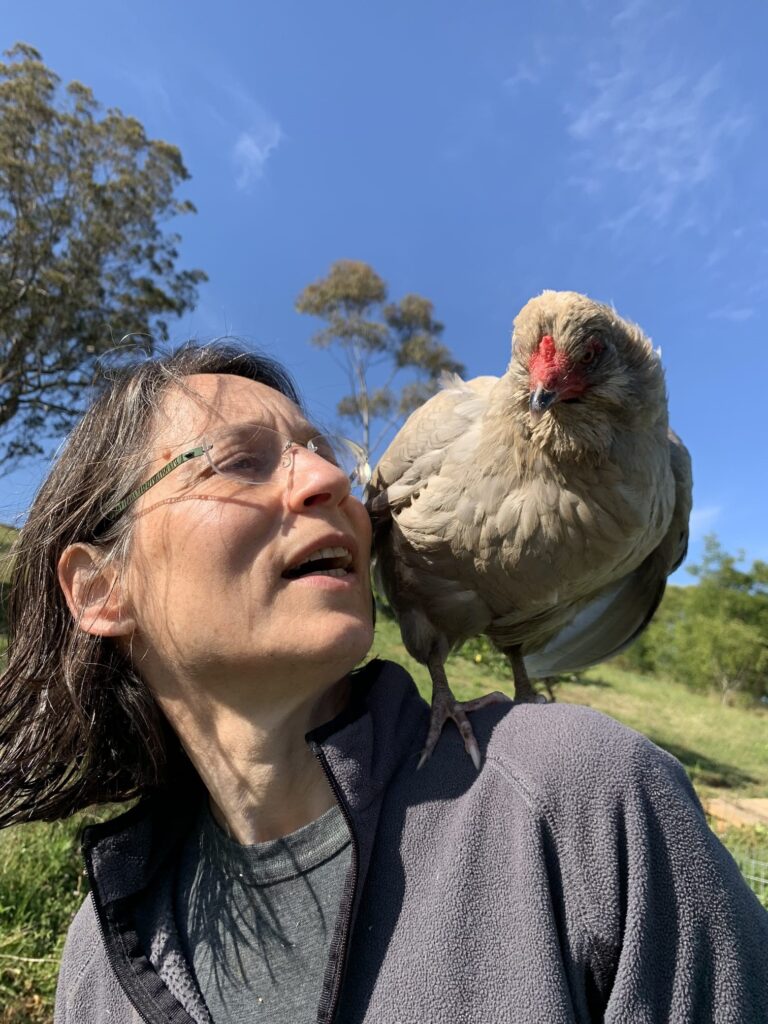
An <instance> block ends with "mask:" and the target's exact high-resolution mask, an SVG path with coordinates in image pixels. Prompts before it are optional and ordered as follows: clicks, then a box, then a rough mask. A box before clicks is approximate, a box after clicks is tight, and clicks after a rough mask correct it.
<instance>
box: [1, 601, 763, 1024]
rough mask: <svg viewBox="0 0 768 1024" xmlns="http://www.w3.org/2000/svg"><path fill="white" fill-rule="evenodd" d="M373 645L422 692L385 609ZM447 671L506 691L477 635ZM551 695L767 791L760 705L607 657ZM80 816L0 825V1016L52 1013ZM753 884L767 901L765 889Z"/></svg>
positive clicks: (715, 778) (501, 665)
mask: <svg viewBox="0 0 768 1024" xmlns="http://www.w3.org/2000/svg"><path fill="white" fill-rule="evenodd" d="M371 653H372V654H376V655H378V656H379V657H382V658H389V659H391V660H392V661H397V662H399V663H400V664H401V665H403V666H404V667H405V668H406V669H408V671H410V672H411V673H412V675H413V676H414V678H415V680H416V682H417V685H418V687H419V689H420V691H421V693H422V694H423V695H424V696H425V697H427V698H428V697H429V693H430V683H429V676H428V674H427V671H426V669H425V668H424V667H423V666H422V665H419V664H417V663H416V662H414V661H413V659H411V658H409V657H408V655H407V654H406V653H405V651H404V650H403V648H402V645H401V642H400V634H399V631H398V629H397V626H396V625H395V623H394V622H392V621H391V620H388V619H386V618H384V617H383V616H382V617H380V621H379V624H378V627H377V630H376V640H375V643H374V647H373V650H372V652H371ZM476 657H479V659H480V660H479V661H476V660H475V658H476ZM448 675H449V678H450V680H451V682H452V684H453V686H454V689H455V692H456V695H457V696H458V697H460V698H461V699H465V700H466V699H470V698H472V697H477V696H481V695H482V694H484V693H488V692H490V691H491V690H498V689H501V690H504V691H505V692H507V693H511V692H512V686H511V676H510V674H509V670H508V669H507V667H506V663H505V662H504V660H503V659H502V658H500V657H498V656H496V655H494V654H493V653H492V652H490V651H489V650H488V648H487V647H486V646H484V645H483V644H482V643H478V644H475V646H474V647H472V648H470V649H469V651H465V652H464V653H462V654H460V655H455V656H452V657H451V658H450V660H449V663H448ZM556 695H557V699H558V700H559V701H563V702H571V703H577V704H587V705H589V706H590V707H593V708H596V709H597V710H599V711H603V712H605V713H606V714H609V715H612V716H613V717H614V718H617V719H618V720H619V721H622V722H624V723H625V724H627V725H629V726H631V727H632V728H635V729H637V730H639V731H640V732H642V733H645V734H646V735H647V736H649V737H650V738H651V739H652V740H654V742H656V743H658V744H659V745H660V746H662V747H665V748H666V749H667V750H670V751H671V752H672V753H673V754H674V755H675V756H676V757H678V758H679V759H680V760H681V761H682V762H683V764H684V765H685V767H686V769H687V770H688V772H689V774H690V776H691V778H692V779H693V782H694V784H695V785H696V787H697V789H698V791H699V793H700V794H701V795H702V796H705V797H706V796H707V795H710V794H712V793H715V792H716V793H719V794H720V795H730V796H734V797H745V796H758V795H762V796H765V795H766V794H768V749H767V744H766V738H765V737H766V731H767V730H766V726H768V712H766V711H765V710H763V709H761V708H754V707H753V708H745V707H723V706H722V705H721V704H720V701H719V699H718V698H717V697H715V696H712V697H710V696H708V695H706V694H702V693H697V692H694V691H692V690H689V689H688V688H686V687H685V686H682V685H681V684H679V683H672V682H667V681H662V680H658V679H653V678H646V677H643V676H639V675H635V674H633V673H630V672H625V671H622V670H621V669H620V668H617V667H616V666H614V665H610V664H609V665H604V666H601V667H599V668H597V669H592V670H590V671H589V672H587V673H585V674H584V675H583V676H582V677H580V678H578V679H577V680H575V681H565V682H560V683H558V685H557V688H556ZM109 813H110V812H109V811H103V812H100V815H99V817H104V816H107V815H108V814H109ZM88 817H89V818H90V819H92V818H93V816H92V815H91V816H88ZM85 818H86V816H84V815H78V816H77V817H75V818H73V819H70V820H69V821H66V822H59V823H55V824H50V825H48V824H34V825H25V826H20V827H18V828H13V829H8V830H7V831H6V832H5V833H0V1007H3V1008H4V1009H0V1024H50V1021H51V1020H52V1001H53V994H54V991H55V984H56V972H57V964H58V959H59V956H60V954H61V948H62V945H63V941H64V935H65V932H66V929H67V926H68V924H69V922H70V920H71V918H72V915H73V914H74V912H75V910H76V909H77V907H78V905H79V904H80V902H81V901H82V899H83V896H84V894H85V891H86V879H85V875H84V871H83V867H82V862H81V859H80V854H79V848H78V838H77V837H78V833H79V831H80V828H81V827H82V824H83V823H84V819H85ZM721 838H723V840H724V842H725V843H726V845H727V846H728V847H729V849H731V851H732V852H733V853H734V856H735V857H736V859H737V862H738V863H739V865H740V867H741V868H742V870H744V871H745V873H747V869H748V866H749V862H750V859H751V858H755V859H757V860H758V861H761V862H768V833H767V832H766V830H765V829H760V828H757V829H750V830H743V829H732V830H730V832H728V833H726V834H725V836H723V837H721ZM755 888H756V891H758V888H759V887H758V886H757V885H755ZM760 893H761V894H762V895H761V898H762V900H763V902H764V903H765V904H766V905H768V895H766V892H765V890H764V889H760V890H759V894H760Z"/></svg>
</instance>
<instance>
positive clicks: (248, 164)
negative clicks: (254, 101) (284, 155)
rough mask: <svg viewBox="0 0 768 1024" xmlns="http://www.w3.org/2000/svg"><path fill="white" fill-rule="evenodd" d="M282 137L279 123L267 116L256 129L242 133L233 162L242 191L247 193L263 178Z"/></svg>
mask: <svg viewBox="0 0 768 1024" xmlns="http://www.w3.org/2000/svg"><path fill="white" fill-rule="evenodd" d="M282 137H283V133H282V131H281V128H280V125H279V124H278V123H277V121H273V120H272V119H271V118H269V117H266V116H264V117H263V118H262V120H261V123H259V124H257V125H256V126H255V127H252V128H250V129H248V130H247V131H242V132H240V134H239V135H238V137H237V140H236V141H235V144H234V146H233V147H232V162H233V163H234V165H235V172H236V177H235V184H236V185H237V187H238V188H239V189H240V190H241V191H247V190H248V189H249V188H250V187H251V186H252V185H253V183H254V182H255V181H257V180H258V179H259V178H261V177H262V175H263V174H264V167H265V165H266V162H267V160H268V159H269V157H270V155H271V154H272V153H273V152H274V151H275V149H277V147H278V145H279V143H280V140H281V139H282Z"/></svg>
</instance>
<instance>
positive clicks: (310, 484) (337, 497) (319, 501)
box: [286, 446, 351, 509]
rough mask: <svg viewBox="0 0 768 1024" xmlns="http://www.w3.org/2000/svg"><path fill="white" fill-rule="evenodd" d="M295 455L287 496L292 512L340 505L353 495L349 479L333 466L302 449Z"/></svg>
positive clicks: (313, 453)
mask: <svg viewBox="0 0 768 1024" xmlns="http://www.w3.org/2000/svg"><path fill="white" fill-rule="evenodd" d="M291 455H292V459H291V466H290V468H289V470H288V483H287V487H286V494H287V500H288V502H289V504H290V505H291V507H292V508H294V509H299V508H308V507H309V506H311V505H323V504H328V505H338V504H339V503H340V502H342V501H343V500H344V498H346V497H347V495H348V494H349V493H350V489H351V485H350V482H349V477H348V476H347V474H346V473H345V472H344V470H343V469H341V468H340V467H339V466H337V465H335V464H334V463H333V462H329V461H328V459H326V458H323V456H322V455H318V454H317V453H316V452H311V451H309V450H308V449H306V448H300V447H298V446H297V447H296V448H294V449H293V450H292V452H291Z"/></svg>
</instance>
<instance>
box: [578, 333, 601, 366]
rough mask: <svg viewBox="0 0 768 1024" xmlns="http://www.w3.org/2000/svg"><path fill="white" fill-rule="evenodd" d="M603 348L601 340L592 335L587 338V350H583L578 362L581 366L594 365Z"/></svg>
mask: <svg viewBox="0 0 768 1024" xmlns="http://www.w3.org/2000/svg"><path fill="white" fill-rule="evenodd" d="M604 348H605V345H604V344H603V342H602V340H601V339H600V338H599V337H598V336H597V335H593V336H592V337H591V338H589V340H588V342H587V348H586V349H585V351H584V354H583V355H582V357H581V359H579V362H580V363H581V364H582V366H589V364H590V363H594V361H595V360H596V359H597V357H598V356H599V355H600V353H601V352H602V351H603V349H604Z"/></svg>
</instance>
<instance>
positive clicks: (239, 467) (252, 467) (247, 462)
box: [217, 452, 267, 476]
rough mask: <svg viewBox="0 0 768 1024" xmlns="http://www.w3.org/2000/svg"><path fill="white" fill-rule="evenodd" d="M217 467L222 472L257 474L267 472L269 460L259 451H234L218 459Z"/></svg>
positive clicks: (244, 474) (243, 474) (246, 474)
mask: <svg viewBox="0 0 768 1024" xmlns="http://www.w3.org/2000/svg"><path fill="white" fill-rule="evenodd" d="M217 467H218V469H219V470H220V472H222V473H236V474H237V475H238V476H255V475H261V474H263V473H264V472H265V470H266V467H267V461H266V459H265V458H264V456H263V455H262V454H261V453H259V452H233V453H232V454H228V455H227V456H226V457H225V458H223V459H221V460H220V461H218V462H217Z"/></svg>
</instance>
